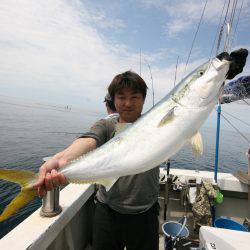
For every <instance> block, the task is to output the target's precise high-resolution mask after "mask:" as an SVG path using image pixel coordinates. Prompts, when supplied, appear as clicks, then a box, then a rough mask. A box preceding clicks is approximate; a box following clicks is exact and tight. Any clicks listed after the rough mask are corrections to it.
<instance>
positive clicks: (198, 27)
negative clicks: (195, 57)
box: [184, 0, 208, 72]
mask: <svg viewBox="0 0 250 250" xmlns="http://www.w3.org/2000/svg"><path fill="white" fill-rule="evenodd" d="M207 2H208V0H206V3H205V5H204V7H203V10H202V14H201V17H200V21H199V23H198V26H197V29H196V32H195V35H194V39H193V41H192V45H191V48H190V51H189V54H188V58H187V61H186V65H185V70H184V72H186V69H187V65H188V62H189V59H190V56H191V53H192V50H193V47H194V42H195V40H196V36H197V34H198V31H199V29H200V25H201V21H202V19H203V16H204V13H205V10H206V7H207Z"/></svg>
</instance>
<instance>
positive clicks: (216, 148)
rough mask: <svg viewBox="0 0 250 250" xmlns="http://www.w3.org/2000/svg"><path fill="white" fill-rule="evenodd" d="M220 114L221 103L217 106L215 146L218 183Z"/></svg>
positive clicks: (215, 168) (215, 170)
mask: <svg viewBox="0 0 250 250" xmlns="http://www.w3.org/2000/svg"><path fill="white" fill-rule="evenodd" d="M220 114H221V105H220V103H219V104H218V106H217V129H216V147H215V162H214V181H215V182H216V183H217V174H218V161H219V146H220Z"/></svg>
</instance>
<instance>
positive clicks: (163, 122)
mask: <svg viewBox="0 0 250 250" xmlns="http://www.w3.org/2000/svg"><path fill="white" fill-rule="evenodd" d="M174 109H175V107H173V108H171V109H170V110H169V111H168V113H167V114H166V115H165V116H164V117H163V118H162V119H161V121H160V123H159V124H158V127H162V126H164V125H166V124H168V123H169V122H171V121H172V120H173V119H174Z"/></svg>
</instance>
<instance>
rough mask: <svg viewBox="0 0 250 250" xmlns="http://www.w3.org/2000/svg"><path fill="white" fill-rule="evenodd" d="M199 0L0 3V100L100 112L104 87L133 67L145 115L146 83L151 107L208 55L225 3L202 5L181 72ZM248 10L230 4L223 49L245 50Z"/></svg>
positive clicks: (249, 37)
mask: <svg viewBox="0 0 250 250" xmlns="http://www.w3.org/2000/svg"><path fill="white" fill-rule="evenodd" d="M205 2H206V1H205V0H190V1H185V0H184V1H177V0H176V1H175V0H172V1H170V0H133V1H132V0H127V1H122V0H102V1H100V0H98V1H93V0H86V1H84V0H46V1H43V0H36V1H32V0H15V1H14V0H1V1H0V55H1V56H0V95H2V96H7V97H13V98H15V97H17V98H22V99H23V100H31V101H34V102H38V101H39V102H44V103H50V104H57V105H65V106H66V105H70V106H73V107H74V106H77V107H83V108H85V109H90V110H93V111H100V112H104V105H103V99H104V96H105V93H106V89H107V86H108V84H109V83H110V82H111V80H112V79H113V77H114V76H115V75H117V74H119V73H121V72H124V71H126V70H133V71H135V72H137V73H139V74H141V76H142V77H143V78H144V79H145V81H146V83H147V85H148V87H149V92H148V97H147V99H146V105H145V110H146V109H148V108H149V107H151V105H152V83H153V85H154V92H155V102H157V101H159V100H160V99H161V98H162V97H163V96H165V95H166V94H167V93H168V92H169V91H170V90H171V89H172V87H173V86H174V81H175V80H174V79H175V72H176V78H177V79H176V83H177V82H178V81H179V80H180V79H181V78H182V77H183V76H185V74H187V73H188V72H189V71H191V70H192V69H194V68H195V67H197V66H198V65H200V64H201V63H203V62H204V61H206V60H207V59H208V58H209V57H210V55H211V51H212V46H213V42H214V40H215V37H216V32H217V29H218V24H219V21H220V16H221V13H223V12H222V10H223V6H224V3H226V5H227V3H228V1H226V0H208V2H207V5H206V9H205V12H204V17H203V19H202V22H201V25H200V29H199V32H198V34H197V37H196V40H195V42H194V46H193V50H192V53H191V56H190V60H189V64H188V66H187V68H186V70H185V64H186V61H187V57H188V54H189V51H190V48H191V45H192V41H193V38H194V34H195V32H196V29H197V26H198V23H199V20H200V17H201V13H202V10H203V7H204V5H205ZM231 2H233V1H231ZM242 4H243V7H242V8H241V5H242ZM249 10H250V0H243V2H242V1H238V3H237V8H236V12H235V19H234V25H233V27H232V31H233V32H232V34H233V36H232V37H231V39H230V48H231V50H234V49H238V48H240V47H243V48H247V49H250V32H249V26H250V15H249ZM224 12H225V11H224ZM239 13H240V15H239ZM236 24H237V25H236ZM214 51H215V50H213V51H212V55H214V54H215V52H214ZM177 58H178V59H177ZM177 60H178V68H177V71H176V63H177ZM150 70H151V73H152V79H153V81H152V79H151V74H150ZM249 72H250V63H249V60H248V62H247V64H246V66H245V69H244V72H243V73H242V75H247V74H248V75H249ZM0 98H1V96H0ZM248 112H249V107H248Z"/></svg>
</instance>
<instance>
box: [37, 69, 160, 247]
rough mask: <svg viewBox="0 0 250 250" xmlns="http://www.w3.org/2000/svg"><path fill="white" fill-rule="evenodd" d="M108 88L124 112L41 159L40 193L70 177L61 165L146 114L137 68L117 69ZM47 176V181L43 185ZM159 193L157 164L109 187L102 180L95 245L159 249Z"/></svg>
mask: <svg viewBox="0 0 250 250" xmlns="http://www.w3.org/2000/svg"><path fill="white" fill-rule="evenodd" d="M108 92H109V101H112V100H114V105H115V109H116V111H117V112H118V114H119V118H118V117H116V118H113V119H102V120H100V121H98V122H96V123H95V124H94V125H93V126H92V127H91V129H90V131H89V132H87V133H84V134H83V135H82V136H81V138H78V139H77V140H76V141H74V142H73V144H72V145H71V146H69V147H68V148H67V149H65V150H64V151H63V152H60V153H58V154H56V155H55V156H54V157H53V158H52V159H51V160H49V161H48V162H46V163H45V164H44V165H42V166H41V168H40V181H39V184H40V185H38V186H39V188H38V189H39V194H40V195H41V196H43V195H44V194H45V192H46V190H51V189H53V188H56V187H58V186H59V185H65V184H66V183H67V181H66V179H65V177H64V176H63V174H59V173H58V172H57V171H56V169H57V168H60V167H62V166H64V165H66V164H68V163H70V161H72V160H73V159H75V158H77V157H79V156H81V155H83V154H85V153H87V152H89V151H91V150H93V149H95V148H97V147H99V146H101V145H102V144H104V143H105V142H107V141H108V140H109V139H111V138H112V137H113V136H114V135H115V134H116V133H118V130H119V131H120V130H122V127H123V126H122V125H124V127H126V125H125V124H129V123H133V122H135V121H136V120H137V119H138V118H139V117H140V116H141V112H142V109H143V104H144V101H145V98H146V93H147V85H146V83H145V82H144V80H143V79H142V78H141V77H140V76H139V75H138V74H136V73H134V72H131V71H127V72H124V73H122V74H119V75H117V76H116V77H115V78H114V79H113V81H112V82H111V84H110V85H109V87H108ZM145 136H146V135H145ZM138 146H142V145H138ZM50 171H51V172H50ZM43 180H44V184H45V185H42V186H41V184H42V183H43ZM158 193H159V168H158V167H157V168H153V169H151V170H149V171H146V172H144V173H140V174H137V175H130V176H125V177H120V178H119V179H118V181H116V183H115V184H114V185H113V186H112V187H111V189H110V190H109V191H108V192H106V190H105V188H104V187H103V186H101V187H100V188H99V190H98V192H97V195H96V200H97V204H96V210H95V217H94V225H93V227H94V230H93V249H102V250H103V249H124V247H125V246H126V248H127V249H136V250H138V249H143V250H146V249H150V250H151V249H152V250H155V249H158V245H159V242H158V241H159V240H158V203H157V200H158Z"/></svg>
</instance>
